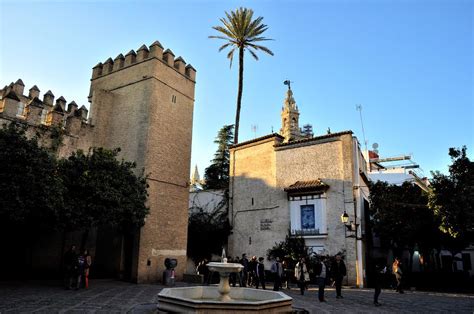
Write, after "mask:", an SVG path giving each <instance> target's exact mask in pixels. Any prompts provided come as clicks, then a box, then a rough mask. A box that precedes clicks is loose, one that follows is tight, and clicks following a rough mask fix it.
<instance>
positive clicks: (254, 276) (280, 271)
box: [196, 254, 288, 291]
mask: <svg viewBox="0 0 474 314" xmlns="http://www.w3.org/2000/svg"><path fill="white" fill-rule="evenodd" d="M264 260H265V259H264V258H263V257H259V258H258V259H257V257H256V256H252V257H251V258H250V259H248V258H247V254H242V258H240V257H238V256H237V257H235V259H233V258H232V257H230V256H229V257H227V262H228V263H240V264H242V266H243V268H242V270H241V271H240V272H239V273H231V274H230V276H229V283H230V284H231V285H232V286H233V287H235V286H236V285H237V284H239V286H240V287H254V288H256V289H259V288H260V287H261V288H262V289H264V290H266V285H265V282H266V274H265V264H264ZM207 263H208V261H207V259H204V260H202V261H201V262H199V264H198V265H197V267H196V272H197V274H199V275H203V277H204V284H209V283H210V281H211V277H212V274H211V273H210V272H209V269H208V268H207V266H206V265H207ZM284 264H285V263H283V264H282V263H281V261H280V259H279V258H276V259H275V260H274V262H273V263H272V266H271V269H270V271H271V273H272V274H273V277H274V285H273V290H275V291H279V290H280V289H281V288H282V283H283V281H284V280H285V265H284ZM285 282H286V286H287V287H288V282H287V281H285Z"/></svg>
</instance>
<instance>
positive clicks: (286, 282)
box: [280, 260, 291, 289]
mask: <svg viewBox="0 0 474 314" xmlns="http://www.w3.org/2000/svg"><path fill="white" fill-rule="evenodd" d="M281 268H282V269H283V273H282V275H281V279H280V282H281V283H283V284H282V288H283V286H284V287H285V288H286V289H290V278H291V277H290V268H289V267H288V262H287V261H286V260H283V262H282V263H281Z"/></svg>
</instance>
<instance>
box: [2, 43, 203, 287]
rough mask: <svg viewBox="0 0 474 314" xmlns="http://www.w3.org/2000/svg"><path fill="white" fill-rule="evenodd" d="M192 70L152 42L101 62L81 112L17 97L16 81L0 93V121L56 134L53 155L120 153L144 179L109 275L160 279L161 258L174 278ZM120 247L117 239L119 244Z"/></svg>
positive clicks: (182, 228) (32, 96)
mask: <svg viewBox="0 0 474 314" xmlns="http://www.w3.org/2000/svg"><path fill="white" fill-rule="evenodd" d="M195 78H196V71H195V69H194V68H193V67H192V66H191V65H186V63H185V61H184V60H183V59H182V58H181V57H177V58H175V56H174V54H173V52H172V51H171V50H169V49H166V50H164V49H163V46H162V45H161V44H160V43H159V42H158V41H156V42H154V43H153V44H151V45H150V47H147V46H145V45H143V46H141V47H140V48H139V49H138V50H137V51H136V52H135V51H134V50H131V51H130V52H129V53H127V54H126V55H125V56H123V55H122V54H119V55H118V56H117V57H116V58H115V59H113V60H112V59H111V58H109V59H107V60H106V61H105V62H104V63H99V64H97V65H96V66H95V67H94V68H93V72H92V78H91V87H90V93H89V98H88V99H89V102H90V114H88V111H87V109H86V108H85V107H84V106H82V107H81V108H78V106H77V105H76V104H75V103H74V102H71V103H69V106H68V107H67V109H66V101H65V99H64V98H63V97H60V98H58V99H57V100H56V102H55V103H54V95H53V94H52V93H51V92H50V91H48V92H47V93H46V94H44V96H43V100H40V99H39V93H40V91H39V89H38V88H37V87H36V86H33V87H32V88H31V89H30V90H29V94H28V96H26V95H23V92H24V91H23V89H24V84H23V82H22V81H21V80H18V81H17V82H16V83H12V84H10V85H9V86H5V88H4V89H3V90H2V91H1V93H0V94H1V95H2V98H1V100H0V121H1V122H2V124H5V123H9V122H10V121H14V120H15V121H21V122H23V123H26V124H28V125H29V126H30V129H29V132H34V129H35V128H37V127H38V126H41V125H44V126H47V127H48V126H56V127H59V128H61V130H63V131H64V133H65V134H64V139H63V142H62V145H61V146H60V147H59V148H58V155H59V156H60V157H67V156H69V155H70V153H71V152H72V151H75V150H77V149H83V150H86V151H87V150H88V149H89V147H105V148H110V149H112V148H117V147H120V148H121V153H120V157H121V158H124V159H125V160H128V161H134V162H136V164H137V168H136V169H137V171H140V172H141V171H142V170H143V171H144V173H146V174H148V175H149V176H148V184H149V189H148V192H149V198H148V206H149V207H150V214H149V215H148V216H147V218H146V223H145V226H144V227H142V228H141V230H140V231H139V232H138V233H136V234H134V235H133V236H132V238H131V239H129V240H127V241H126V242H127V243H122V245H118V247H119V250H120V247H122V249H121V251H123V250H124V249H123V247H126V248H127V249H126V250H127V251H129V252H127V253H126V254H122V253H120V252H119V253H117V259H116V268H117V272H123V271H124V269H123V268H126V271H127V272H129V274H128V277H130V279H131V280H132V281H136V282H155V281H157V280H158V279H160V278H161V273H162V271H163V269H164V265H163V262H164V259H165V258H167V257H170V258H176V259H177V260H178V268H177V269H176V273H177V275H178V278H180V277H181V276H182V274H183V272H184V269H185V264H186V242H187V221H188V218H187V217H188V189H189V188H188V175H189V171H190V157H191V138H192V122H193V121H192V119H193V107H194V86H195ZM45 145H47V143H45ZM124 241H125V240H124Z"/></svg>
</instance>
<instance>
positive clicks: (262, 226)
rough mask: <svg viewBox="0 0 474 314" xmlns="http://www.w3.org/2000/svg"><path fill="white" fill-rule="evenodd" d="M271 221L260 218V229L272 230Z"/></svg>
mask: <svg viewBox="0 0 474 314" xmlns="http://www.w3.org/2000/svg"><path fill="white" fill-rule="evenodd" d="M272 223H273V220H271V219H260V230H272Z"/></svg>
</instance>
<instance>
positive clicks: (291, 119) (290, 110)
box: [280, 80, 301, 142]
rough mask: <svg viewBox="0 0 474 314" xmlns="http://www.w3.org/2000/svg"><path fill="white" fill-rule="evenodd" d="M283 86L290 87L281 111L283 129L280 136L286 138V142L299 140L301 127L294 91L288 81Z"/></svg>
mask: <svg viewBox="0 0 474 314" xmlns="http://www.w3.org/2000/svg"><path fill="white" fill-rule="evenodd" d="M283 84H285V85H288V90H287V91H286V98H285V100H284V101H283V108H282V109H281V129H280V134H281V135H282V136H283V137H284V138H285V140H284V142H290V141H294V140H297V139H299V138H300V137H301V131H300V127H299V116H300V113H299V111H298V106H297V105H296V102H295V99H294V98H293V91H292V90H291V82H290V81H289V80H286V81H285V82H283Z"/></svg>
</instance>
